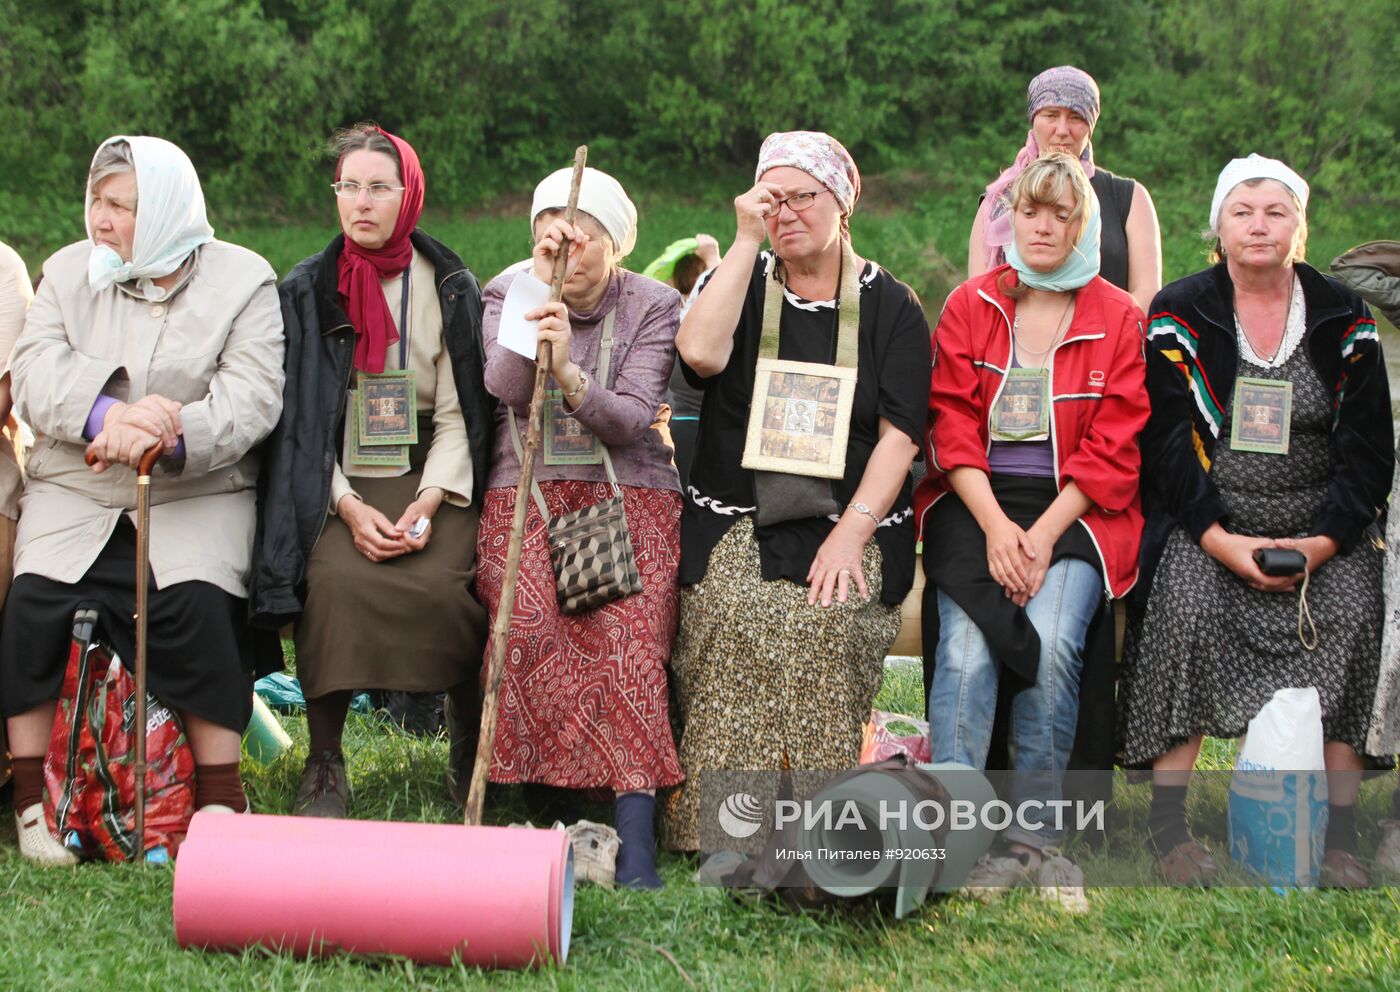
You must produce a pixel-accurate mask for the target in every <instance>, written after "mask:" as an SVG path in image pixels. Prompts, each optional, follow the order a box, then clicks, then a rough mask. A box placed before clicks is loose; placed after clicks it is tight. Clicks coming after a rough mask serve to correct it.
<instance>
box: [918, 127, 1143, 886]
mask: <svg viewBox="0 0 1400 992" xmlns="http://www.w3.org/2000/svg"><path fill="white" fill-rule="evenodd" d="M1010 203H1011V217H1012V221H1011V224H1012V240H1011V241H1010V242H1009V243H1008V244H1007V262H1006V264H1003V265H1000V266H997V267H996V268H993V269H991V270H990V271H989V272H986V273H985V274H983V275H980V276H976V277H974V278H972V279H969V280H968V281H967V282H965V283H963V284H962V285H961V286H959V287H958V288H957V289H956V290H954V291H953V293H952V295H951V296H950V297H949V298H948V302H947V304H946V305H945V307H944V309H943V315H942V317H941V318H940V320H939V323H938V328H937V330H936V331H935V334H934V365H933V377H932V387H931V390H930V393H929V429H928V431H927V433H926V436H925V437H926V449H925V455H926V456H927V459H928V463H929V474H928V476H927V477H926V478H925V479H924V480H923V481H921V482H920V484H919V488H918V490H917V491H916V493H915V513H916V518H917V520H918V522H919V526H920V534H921V537H922V540H923V542H924V567H925V571H926V573H927V576H928V589H929V590H930V593H929V595H927V596H926V599H925V606H924V616H925V618H926V619H928V618H931V617H934V618H936V619H937V622H938V631H939V632H938V635H937V637H936V639H935V638H931V637H929V636H927V635H926V638H925V640H926V643H925V651H926V652H933V651H934V650H935V644H936V663H935V670H934V675H933V680H932V685H931V689H930V693H929V724H930V727H931V737H932V745H933V760H934V761H956V762H960V763H962V764H965V765H971V766H972V767H974V768H983V767H985V766H986V763H987V760H988V754H989V750H990V748H991V743H992V725H993V722H994V718H995V715H996V709H997V697H998V691H999V689H1000V688H1001V686H1002V682H1003V680H1006V682H1007V683H1008V685H1007V688H1008V689H1010V690H1012V691H1013V692H1014V695H1013V696H1012V700H1011V707H1010V721H1009V723H1010V729H1009V733H1008V738H1007V750H1008V756H1009V759H1010V762H1009V766H1010V768H1012V769H1013V770H1014V771H1016V772H1017V773H1018V775H1017V781H1016V784H1015V785H1014V787H1013V789H1012V806H1013V808H1020V806H1021V804H1022V803H1045V804H1046V805H1047V806H1048V804H1049V803H1050V802H1052V801H1058V800H1060V799H1061V795H1062V779H1063V773H1064V771H1065V768H1066V766H1067V765H1068V762H1069V756H1070V751H1071V748H1072V746H1073V744H1074V741H1075V734H1076V731H1077V725H1078V715H1079V705H1080V691H1081V675H1082V674H1083V672H1084V663H1085V643H1086V639H1087V636H1088V632H1089V626H1090V622H1091V620H1092V619H1093V618H1094V616H1095V614H1096V613H1098V611H1099V608H1100V605H1101V603H1102V601H1103V599H1104V597H1105V595H1107V596H1108V597H1110V598H1111V597H1117V596H1122V595H1124V594H1125V593H1127V591H1128V590H1129V589H1130V588H1131V587H1132V585H1133V583H1134V581H1135V579H1136V576H1137V559H1138V545H1139V541H1140V539H1141V533H1142V512H1141V507H1140V503H1139V499H1138V467H1139V460H1138V449H1137V437H1138V433H1139V431H1141V430H1142V427H1143V425H1144V424H1145V423H1146V422H1147V417H1148V403H1147V390H1146V386H1145V384H1144V366H1143V357H1142V342H1143V323H1144V321H1143V315H1142V311H1141V310H1140V309H1139V308H1138V306H1137V304H1136V303H1135V302H1134V301H1133V298H1132V297H1131V296H1130V295H1128V294H1127V293H1126V292H1124V291H1123V290H1121V289H1118V288H1117V287H1115V286H1112V285H1110V284H1109V283H1108V282H1107V281H1105V280H1104V279H1103V278H1101V277H1100V276H1099V274H1098V272H1099V223H1100V222H1099V205H1098V200H1097V198H1096V197H1095V196H1094V193H1093V190H1092V188H1091V187H1090V185H1089V182H1088V180H1087V178H1086V177H1085V175H1084V170H1083V169H1082V168H1081V167H1080V165H1079V163H1078V162H1077V161H1076V160H1075V159H1074V158H1072V157H1070V156H1069V155H1066V154H1063V153H1059V152H1056V153H1051V154H1049V155H1046V156H1044V157H1042V158H1039V159H1037V160H1036V161H1034V162H1032V163H1030V164H1029V165H1027V166H1026V168H1025V170H1024V171H1023V172H1022V173H1021V175H1020V176H1018V177H1017V179H1016V181H1015V183H1013V184H1012V187H1011V194H1010ZM1063 836H1064V830H1063V829H1062V827H1060V826H1059V825H1057V824H1056V822H1055V817H1053V816H1051V815H1050V814H1049V813H1048V812H1046V813H1042V812H1039V811H1038V810H1037V808H1036V806H1034V805H1032V806H1027V807H1026V814H1025V815H1024V816H1018V817H1017V818H1016V820H1015V821H1014V823H1013V825H1012V826H1011V827H1010V828H1009V829H1007V831H1006V833H1005V836H1004V840H1005V842H1006V847H1007V851H1006V854H1005V856H998V857H988V858H984V859H983V861H982V862H980V863H979V864H978V866H977V867H976V868H975V869H974V870H973V872H972V875H971V876H970V877H969V879H968V885H969V886H971V887H973V889H974V890H975V891H977V892H978V894H981V895H988V894H991V893H994V892H999V891H1002V890H1004V889H1006V888H1009V887H1011V886H1014V885H1018V884H1022V883H1027V882H1031V881H1035V882H1037V883H1038V884H1039V885H1040V886H1041V892H1042V894H1046V895H1047V896H1048V897H1049V898H1052V899H1054V898H1058V901H1059V903H1060V904H1061V905H1062V906H1063V907H1064V908H1066V909H1067V910H1069V911H1071V912H1082V911H1083V910H1084V909H1086V908H1087V905H1088V904H1087V902H1086V901H1085V899H1084V896H1083V892H1082V886H1083V884H1084V883H1083V873H1082V872H1080V870H1079V868H1078V867H1077V866H1075V865H1074V864H1073V863H1072V862H1070V861H1069V860H1068V859H1066V858H1065V857H1063V856H1062V855H1060V854H1059V852H1058V846H1059V844H1060V842H1061V840H1062V838H1063Z"/></svg>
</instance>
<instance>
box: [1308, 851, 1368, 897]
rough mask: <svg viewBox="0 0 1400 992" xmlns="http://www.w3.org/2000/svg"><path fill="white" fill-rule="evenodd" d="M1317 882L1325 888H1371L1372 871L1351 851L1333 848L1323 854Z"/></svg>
mask: <svg viewBox="0 0 1400 992" xmlns="http://www.w3.org/2000/svg"><path fill="white" fill-rule="evenodd" d="M1317 884H1318V885H1319V886H1321V887H1322V888H1324V889H1369V888H1370V887H1371V873H1370V872H1369V871H1367V870H1366V866H1365V865H1363V864H1362V863H1361V862H1360V860H1358V859H1357V857H1356V855H1354V854H1352V853H1351V852H1350V851H1342V850H1338V849H1336V848H1333V849H1332V850H1330V851H1328V852H1327V853H1326V854H1324V855H1323V856H1322V868H1321V869H1320V870H1319V871H1318V873H1317Z"/></svg>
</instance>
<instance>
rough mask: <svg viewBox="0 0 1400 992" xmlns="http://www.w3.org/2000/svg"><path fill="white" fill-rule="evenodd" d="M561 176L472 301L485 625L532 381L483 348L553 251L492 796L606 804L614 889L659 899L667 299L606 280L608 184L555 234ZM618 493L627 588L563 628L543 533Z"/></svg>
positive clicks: (673, 524)
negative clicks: (482, 425) (545, 792)
mask: <svg viewBox="0 0 1400 992" xmlns="http://www.w3.org/2000/svg"><path fill="white" fill-rule="evenodd" d="M570 175H571V171H570V170H568V169H564V170H561V171H559V172H556V173H554V174H552V175H550V176H548V177H546V178H545V179H544V181H543V182H541V183H540V184H539V186H538V187H537V188H536V189H535V199H534V204H533V206H532V207H531V210H530V222H531V226H532V230H533V233H534V237H535V249H534V252H533V253H532V256H531V260H530V263H529V265H528V266H515V267H513V268H512V269H510V270H507V272H506V273H503V274H502V275H500V276H498V277H496V279H494V280H493V281H492V282H490V283H489V284H488V285H487V286H486V289H485V291H484V292H483V294H482V302H483V304H484V314H483V317H482V330H483V334H484V338H485V342H486V388H487V390H488V391H489V392H491V394H492V395H494V396H496V397H499V398H500V400H501V401H502V402H501V406H500V408H499V409H498V411H497V414H496V415H497V418H498V422H497V428H496V450H495V456H494V458H493V459H492V469H491V476H490V480H489V482H488V483H487V485H488V488H487V492H486V496H485V498H484V499H483V501H482V507H481V528H480V532H479V537H478V540H477V560H478V562H479V569H480V570H479V572H478V574H477V589H478V591H479V592H480V594H481V599H482V602H483V603H484V604H485V605H486V607H487V610H488V611H489V612H490V614H491V616H492V617H493V619H494V617H495V614H496V610H497V609H498V608H499V606H500V601H501V583H502V581H503V578H504V573H505V559H506V545H507V543H508V537H509V533H510V526H511V518H512V515H513V514H514V509H515V487H516V483H517V482H518V481H519V477H520V452H521V447H520V445H521V439H522V438H523V437H524V435H525V433H526V419H527V416H526V415H527V412H528V410H529V406H530V396H531V393H532V390H533V386H534V379H535V360H534V358H533V357H531V358H526V357H524V356H522V355H520V354H517V353H516V352H514V351H512V350H511V349H510V348H509V347H507V346H506V345H505V344H503V343H502V342H501V341H500V340H499V339H498V337H499V335H500V333H501V330H502V328H501V312H502V303H503V301H504V300H505V299H506V296H507V294H508V293H510V292H512V289H513V284H514V282H515V281H516V280H517V279H520V280H526V281H527V282H528V281H529V280H538V281H539V282H540V283H548V282H549V280H550V277H551V273H552V270H553V267H554V262H555V258H556V256H557V255H558V254H559V252H561V251H566V252H567V266H568V268H567V270H566V271H567V278H566V280H565V282H564V299H563V302H561V303H551V304H546V305H544V306H541V307H539V308H538V309H535V310H532V311H531V312H529V313H527V314H526V315H525V317H526V319H529V320H537V321H538V325H537V326H538V334H539V338H540V339H541V340H545V341H548V342H549V343H550V344H551V345H552V346H553V361H552V365H551V367H550V369H549V373H550V382H549V386H550V390H551V391H550V393H549V401H548V403H547V405H546V409H545V413H544V437H545V443H544V444H543V445H542V446H541V450H540V451H539V452H538V453H537V455H536V464H535V479H536V481H537V483H538V486H537V491H536V492H535V494H534V498H533V499H532V500H531V502H530V506H529V508H528V511H527V517H526V520H525V541H524V546H523V549H522V554H521V561H520V579H519V585H518V586H517V588H516V594H515V597H516V598H515V602H516V616H515V622H514V623H512V624H511V627H510V635H509V636H510V644H509V645H508V647H507V649H506V663H505V664H506V667H505V675H504V678H503V680H502V682H501V697H500V725H499V727H498V728H497V731H496V741H495V749H494V752H493V757H492V762H491V781H493V782H529V783H536V784H542V785H547V786H555V787H559V788H566V789H600V788H601V789H605V790H611V791H612V792H613V793H614V794H615V796H616V808H615V815H616V825H617V831H618V834H619V836H620V838H621V841H622V849H621V852H620V853H619V855H618V860H617V880H618V881H619V882H620V883H622V884H624V885H628V886H631V887H639V888H658V887H660V885H661V880H660V878H659V876H658V875H657V873H656V867H655V843H654V840H653V821H654V815H655V810H656V796H655V792H656V789H657V787H658V786H667V785H674V784H675V783H676V782H679V781H680V779H681V767H680V762H679V760H678V759H677V756H676V746H675V742H674V740H673V739H672V736H671V725H670V716H669V709H668V703H667V682H666V662H667V659H668V658H669V657H670V654H671V639H672V637H673V636H674V635H675V631H676V601H677V597H678V590H677V586H676V569H677V566H678V563H679V558H680V514H681V507H680V493H679V489H680V483H679V481H678V478H677V475H676V468H675V466H674V465H673V464H672V462H671V449H670V448H669V447H668V446H667V445H666V443H665V442H664V441H663V439H662V437H661V435H660V434H659V433H658V432H657V431H656V430H653V429H652V425H653V424H654V423H655V422H656V419H657V411H658V408H659V407H660V406H661V405H662V403H664V402H665V399H666V386H667V382H668V380H669V377H670V372H671V368H672V365H673V363H674V360H675V344H674V342H675V336H676V325H677V323H678V320H679V317H678V314H679V310H680V294H678V293H677V292H676V291H675V290H674V289H672V288H671V287H669V286H666V285H664V284H662V283H659V282H657V281H655V280H654V279H648V278H646V277H645V276H640V275H637V274H636V273H634V272H628V271H627V270H625V269H623V268H621V265H620V263H621V262H622V259H623V258H624V257H626V255H627V254H628V253H629V252H630V251H631V250H632V246H633V245H634V244H635V243H636V240H637V211H636V209H635V208H634V207H633V205H632V201H631V200H630V199H628V197H627V194H626V193H625V192H624V191H623V189H622V186H621V185H620V184H619V183H618V182H617V180H615V179H613V178H612V177H611V176H608V175H606V174H605V173H602V172H599V171H597V170H596V169H587V170H585V172H584V177H583V183H582V187H581V189H580V192H579V202H578V209H579V213H578V216H577V218H576V220H575V223H574V224H572V225H570V224H568V223H567V222H566V221H565V220H564V206H565V204H566V203H567V201H568V196H569V180H570ZM540 288H541V289H542V288H543V287H540ZM523 289H524V285H523V284H522V286H521V287H519V288H518V289H517V290H516V291H520V290H523ZM619 491H620V492H621V496H622V503H623V506H624V510H625V515H626V519H627V530H628V532H629V533H630V535H631V543H632V547H633V549H634V551H635V554H636V563H637V570H638V573H639V574H640V578H641V587H642V588H641V591H640V592H635V593H632V594H631V595H628V596H624V597H623V598H621V599H616V600H614V601H612V602H609V603H606V604H604V605H602V606H598V607H595V608H593V609H590V610H586V611H585V612H582V613H570V614H566V613H564V612H562V611H561V609H560V607H559V604H558V602H557V599H556V590H555V574H554V568H553V565H552V564H551V561H550V549H549V545H548V544H547V543H546V532H545V528H546V525H547V524H548V523H549V521H550V519H551V518H556V517H558V516H560V515H561V514H566V513H571V512H573V511H576V510H582V509H584V508H586V507H590V506H593V505H595V504H598V503H601V502H603V501H605V500H609V499H612V498H614V496H615V495H616V494H617V493H618V492H619ZM487 650H488V652H489V651H490V648H488V649H487Z"/></svg>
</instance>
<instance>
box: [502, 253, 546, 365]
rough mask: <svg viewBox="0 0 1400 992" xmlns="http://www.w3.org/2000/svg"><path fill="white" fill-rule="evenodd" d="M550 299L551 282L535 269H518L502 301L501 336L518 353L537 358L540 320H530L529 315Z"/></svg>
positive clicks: (531, 358) (504, 343) (507, 345)
mask: <svg viewBox="0 0 1400 992" xmlns="http://www.w3.org/2000/svg"><path fill="white" fill-rule="evenodd" d="M548 302H549V285H548V284H547V283H543V282H540V281H539V280H538V279H536V278H535V276H534V274H533V273H530V272H517V273H516V274H515V279H514V281H513V282H511V284H510V289H508V290H507V291H506V298H505V300H504V301H503V302H502V304H501V327H500V331H499V333H498V334H497V340H499V341H500V342H501V344H502V345H503V346H505V347H507V348H509V349H510V350H511V351H513V352H515V353H516V354H517V355H523V356H524V357H526V358H528V359H530V360H531V361H534V358H535V353H536V350H537V349H538V346H539V341H538V336H537V334H536V330H535V327H536V324H538V323H539V321H535V320H526V319H525V315H526V314H527V313H529V312H530V311H531V310H534V309H536V308H538V307H542V306H544V305H545V304H546V303H548Z"/></svg>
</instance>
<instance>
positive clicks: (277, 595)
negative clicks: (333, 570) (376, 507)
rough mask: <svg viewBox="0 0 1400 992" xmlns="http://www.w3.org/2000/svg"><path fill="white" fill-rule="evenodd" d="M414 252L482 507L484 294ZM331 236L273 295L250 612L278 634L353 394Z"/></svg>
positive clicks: (425, 251) (488, 419)
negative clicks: (277, 404) (437, 313)
mask: <svg viewBox="0 0 1400 992" xmlns="http://www.w3.org/2000/svg"><path fill="white" fill-rule="evenodd" d="M410 239H411V240H412V242H413V247H414V248H416V249H417V250H418V251H419V253H421V254H422V255H423V256H424V257H425V258H427V259H428V260H429V261H430V262H432V264H433V268H434V269H435V270H436V272H437V278H436V281H437V287H438V299H439V301H440V303H441V305H442V332H443V340H444V341H445V343H446V345H447V351H448V355H449V356H450V357H451V360H452V374H453V375H454V376H455V378H456V382H457V393H458V396H459V398H460V399H461V403H462V416H463V419H464V420H465V421H466V428H467V441H468V443H469V444H470V446H471V456H472V473H473V476H474V480H475V482H474V486H475V491H474V492H473V493H472V501H473V502H474V503H478V504H479V502H480V500H481V495H482V490H483V487H484V486H485V483H486V477H487V474H488V470H489V465H488V463H489V459H490V457H491V450H492V442H493V440H494V435H495V426H494V425H495V418H494V415H493V413H494V406H495V402H496V401H495V400H494V399H493V398H492V397H491V396H490V395H489V394H488V393H487V392H486V387H485V385H484V384H483V382H482V370H483V367H484V357H483V349H482V343H481V289H480V287H479V286H478V284H477V281H476V277H475V276H474V275H472V273H471V271H470V270H469V269H468V268H467V267H466V265H465V264H464V263H463V262H462V260H461V259H460V258H458V257H457V256H456V255H455V254H453V253H452V251H450V250H449V249H448V248H447V247H445V246H444V245H442V244H439V243H438V242H437V241H434V240H433V239H432V238H430V237H428V236H427V235H426V234H424V233H423V232H422V231H414V232H413V234H412V235H411V236H410ZM344 242H345V238H344V236H343V235H341V236H337V237H336V238H335V240H333V241H332V242H331V243H330V244H329V245H328V246H327V247H326V250H325V251H323V252H321V253H320V254H319V255H312V256H311V257H310V258H307V259H304V260H303V261H302V262H301V263H300V264H298V265H297V267H296V268H294V269H293V270H292V271H291V273H290V274H289V275H288V276H287V278H286V279H284V280H282V284H281V286H279V287H278V289H279V293H280V295H281V298H282V320H283V322H284V324H285V325H286V334H287V353H286V373H287V380H286V386H285V388H284V391H283V397H282V420H281V422H280V423H279V424H278V425H277V429H276V430H275V431H273V433H272V436H271V437H270V438H269V439H268V440H267V443H266V445H265V447H264V454H263V466H262V474H261V476H260V477H259V479H258V529H257V536H256V538H255V540H254V545H253V575H252V580H251V582H250V586H249V592H248V608H249V613H250V615H251V618H252V621H253V623H255V624H256V625H258V626H261V627H274V628H275V627H281V626H282V625H283V624H286V623H290V622H292V621H293V620H295V619H296V618H297V617H298V616H300V615H301V611H302V606H303V604H304V602H305V596H306V589H305V583H304V578H305V574H306V562H307V558H308V556H309V555H310V554H311V549H312V547H314V546H315V544H316V541H317V539H318V538H319V537H320V536H321V530H322V528H323V527H324V526H325V522H326V512H327V505H328V503H329V502H330V492H331V476H332V474H333V472H334V468H335V462H336V458H337V457H338V456H339V438H338V437H337V431H336V428H337V426H338V425H339V423H340V419H341V413H342V410H343V406H344V402H345V392H346V390H347V389H348V388H349V384H350V375H351V371H352V367H353V358H354V352H355V331H354V328H352V327H351V325H350V319H349V318H348V317H347V316H346V315H345V311H344V310H343V309H342V308H341V306H340V300H339V295H338V293H337V291H336V266H337V263H338V261H339V259H340V252H341V248H342V246H343V245H344Z"/></svg>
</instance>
